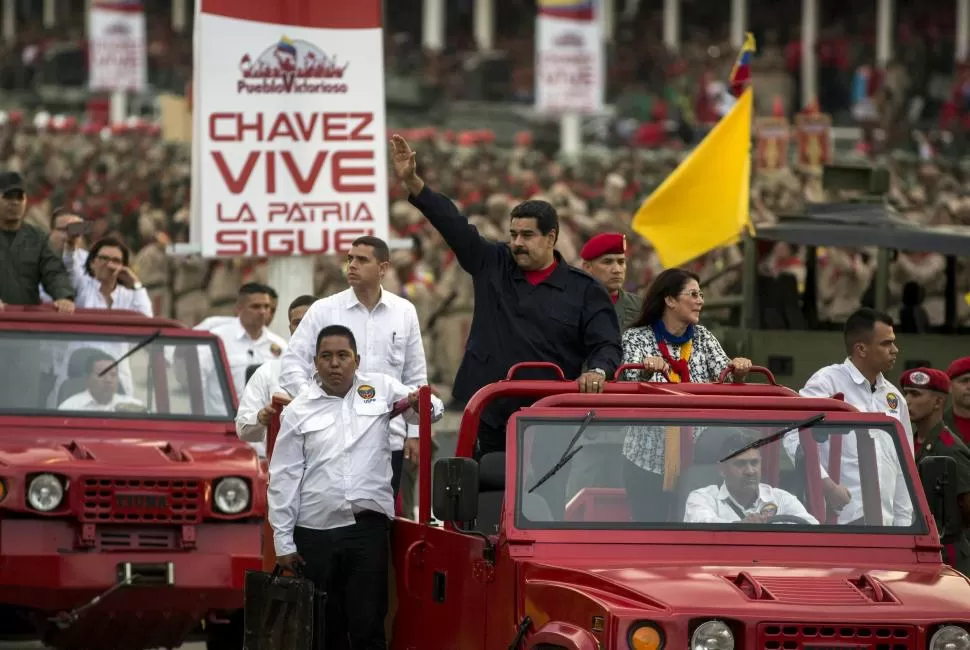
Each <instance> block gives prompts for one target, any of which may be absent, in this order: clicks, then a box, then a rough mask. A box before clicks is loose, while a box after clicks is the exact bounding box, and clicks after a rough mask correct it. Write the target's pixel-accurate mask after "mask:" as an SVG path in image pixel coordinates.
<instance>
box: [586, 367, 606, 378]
mask: <svg viewBox="0 0 970 650" xmlns="http://www.w3.org/2000/svg"><path fill="white" fill-rule="evenodd" d="M589 371H590V372H596V373H599V374H601V375H603V379H606V371H605V370H603V369H601V368H590V370H589Z"/></svg>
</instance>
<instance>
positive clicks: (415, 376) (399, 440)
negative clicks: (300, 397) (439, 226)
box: [280, 289, 428, 451]
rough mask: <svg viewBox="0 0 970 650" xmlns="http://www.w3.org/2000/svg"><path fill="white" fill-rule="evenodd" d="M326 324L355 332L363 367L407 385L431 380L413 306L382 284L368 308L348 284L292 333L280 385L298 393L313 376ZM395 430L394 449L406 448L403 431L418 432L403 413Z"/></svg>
mask: <svg viewBox="0 0 970 650" xmlns="http://www.w3.org/2000/svg"><path fill="white" fill-rule="evenodd" d="M328 325H343V326H344V327H347V328H348V329H350V331H351V332H353V333H354V338H356V339H357V353H358V354H360V371H361V372H379V373H383V374H385V375H390V376H391V377H393V378H394V379H397V380H398V381H399V382H401V383H403V384H405V385H406V386H423V385H424V384H426V383H428V366H427V362H426V361H425V356H424V344H423V343H422V340H421V325H420V324H419V323H418V313H417V311H416V310H415V309H414V305H413V304H411V302H410V301H408V300H406V299H404V298H402V297H400V296H397V295H394V294H393V293H390V292H389V291H386V290H384V289H382V290H381V298H380V300H379V301H378V303H377V304H376V305H374V309H373V310H371V311H367V308H366V307H364V305H362V304H361V303H360V301H359V300H357V295H356V294H355V293H354V290H353V289H347V290H345V291H341V292H340V293H335V294H334V295H332V296H328V297H327V298H322V299H321V300H318V301H316V302H315V303H313V304H312V305H310V309H309V310H307V313H306V314H305V315H304V316H303V320H302V321H301V322H300V326H299V327H298V328H296V332H294V333H293V336H291V337H290V345H289V348H287V350H286V352H285V353H284V354H283V370H282V373H281V375H280V386H281V387H282V388H283V390H284V391H286V392H287V393H289V394H290V395H296V394H298V393H299V392H300V389H302V388H303V386H305V385H306V384H308V383H309V382H310V379H311V377H313V373H314V372H315V369H314V366H313V356H314V354H315V352H316V347H317V335H318V334H319V333H320V330H322V329H323V328H324V327H326V326H328ZM391 429H392V431H393V433H394V434H395V435H394V437H393V438H392V439H391V449H393V450H395V451H399V450H401V449H403V448H404V438H405V436H407V437H409V438H416V437H417V435H418V431H417V427H413V426H412V427H408V426H407V425H406V424H405V422H404V421H403V420H401V419H399V418H395V419H394V420H393V421H392V422H391Z"/></svg>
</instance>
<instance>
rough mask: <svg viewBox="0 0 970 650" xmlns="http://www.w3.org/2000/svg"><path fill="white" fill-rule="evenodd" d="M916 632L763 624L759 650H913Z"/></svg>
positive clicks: (894, 627) (881, 627) (889, 627)
mask: <svg viewBox="0 0 970 650" xmlns="http://www.w3.org/2000/svg"><path fill="white" fill-rule="evenodd" d="M915 644H916V631H915V630H914V629H913V627H912V626H909V625H833V624H829V623H825V624H808V623H762V624H761V625H759V626H758V644H757V646H756V647H757V648H759V649H760V650H913V648H915Z"/></svg>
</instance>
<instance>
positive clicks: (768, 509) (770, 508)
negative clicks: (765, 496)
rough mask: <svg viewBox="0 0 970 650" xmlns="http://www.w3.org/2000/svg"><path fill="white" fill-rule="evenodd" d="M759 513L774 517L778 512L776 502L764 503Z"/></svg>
mask: <svg viewBox="0 0 970 650" xmlns="http://www.w3.org/2000/svg"><path fill="white" fill-rule="evenodd" d="M761 514H763V515H768V516H769V517H774V516H775V515H777V514H778V504H777V503H766V504H764V505H763V506H761Z"/></svg>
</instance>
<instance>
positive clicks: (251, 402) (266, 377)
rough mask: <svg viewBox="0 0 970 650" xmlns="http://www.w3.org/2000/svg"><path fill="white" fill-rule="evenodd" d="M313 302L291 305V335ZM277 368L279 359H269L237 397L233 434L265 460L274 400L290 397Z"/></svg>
mask: <svg viewBox="0 0 970 650" xmlns="http://www.w3.org/2000/svg"><path fill="white" fill-rule="evenodd" d="M316 300H317V299H316V298H314V297H313V296H300V297H299V298H297V299H296V300H294V301H293V302H291V303H290V308H289V310H288V311H287V314H288V316H289V326H290V336H292V335H293V332H295V331H296V328H297V327H299V325H300V321H302V320H303V317H304V316H305V315H306V312H307V310H308V309H309V308H310V305H312V304H313V303H314V302H316ZM280 367H281V365H280V360H279V359H270V360H269V361H267V362H266V363H264V364H263V365H261V366H259V368H257V370H256V372H254V373H253V376H252V377H250V378H249V381H247V382H246V389H245V390H244V391H243V394H242V396H241V397H240V398H239V410H237V411H236V434H237V435H238V436H239V439H240V440H245V441H246V442H248V443H250V444H251V445H252V446H253V448H254V449H255V450H256V453H258V454H259V457H260V458H266V427H267V426H269V422H270V420H271V419H272V417H273V415H275V414H276V410H275V409H274V408H273V397H274V396H279V397H282V398H285V401H286V402H289V401H290V398H289V396H288V395H286V393H284V392H283V389H282V388H280Z"/></svg>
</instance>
